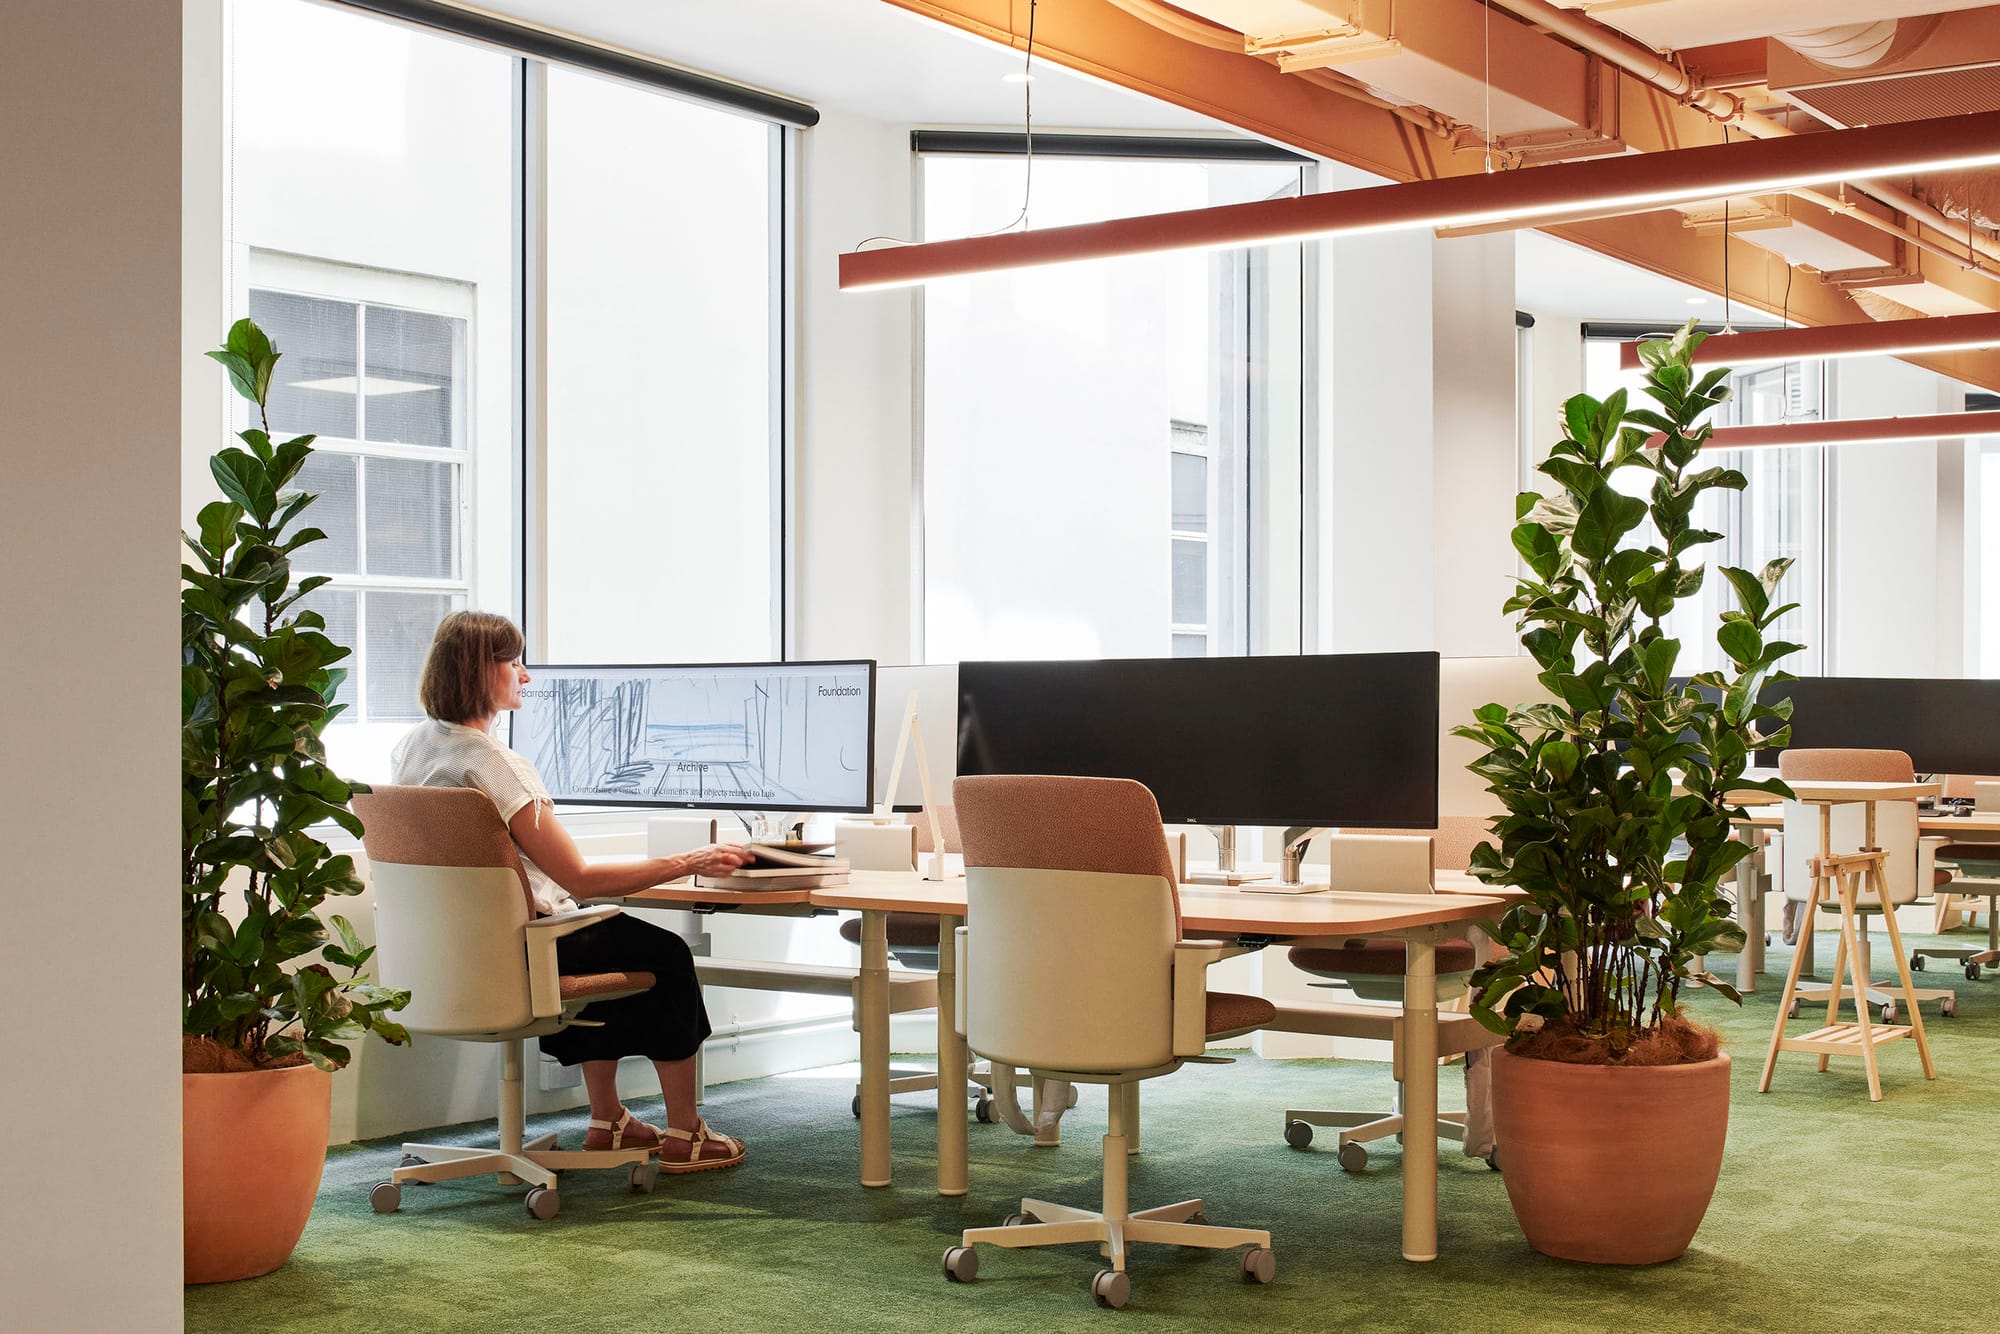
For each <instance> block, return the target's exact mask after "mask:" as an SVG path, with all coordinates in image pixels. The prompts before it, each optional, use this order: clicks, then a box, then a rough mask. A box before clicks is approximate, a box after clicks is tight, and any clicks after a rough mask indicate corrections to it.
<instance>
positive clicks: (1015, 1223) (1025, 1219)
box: [1000, 1214, 1042, 1227]
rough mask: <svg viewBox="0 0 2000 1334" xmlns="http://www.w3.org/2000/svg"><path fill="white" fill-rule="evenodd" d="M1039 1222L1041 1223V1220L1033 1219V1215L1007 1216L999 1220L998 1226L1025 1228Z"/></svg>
mask: <svg viewBox="0 0 2000 1334" xmlns="http://www.w3.org/2000/svg"><path fill="white" fill-rule="evenodd" d="M1041 1221H1042V1220H1041V1219H1039V1218H1037V1217H1035V1216H1034V1215H1033V1214H1008V1215H1007V1216H1006V1217H1005V1218H1003V1219H1001V1220H1000V1226H1001V1227H1026V1226H1027V1225H1028V1224H1030V1223H1039V1222H1041Z"/></svg>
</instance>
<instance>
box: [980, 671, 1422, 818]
mask: <svg viewBox="0 0 2000 1334" xmlns="http://www.w3.org/2000/svg"><path fill="white" fill-rule="evenodd" d="M958 690H959V705H958V708H959V714H958V731H959V752H958V772H959V773H960V774H1074V775H1080V776H1084V777H1096V778H1134V779H1137V780H1138V781H1139V782H1141V783H1144V784H1145V785H1146V786H1147V787H1149V788H1151V789H1152V791H1153V796H1154V797H1155V798H1156V799H1157V800H1158V801H1159V803H1160V815H1161V817H1162V818H1163V819H1165V820H1166V821H1167V822H1168V823H1170V824H1212V825H1224V824H1237V825H1333V826H1350V827H1363V828H1383V829H1432V828H1435V827H1436V826H1437V810H1438V655H1437V654H1435V653H1351V654H1323V655H1310V656H1298V657H1262V658H1125V659H1106V660H1100V661H1080V662H963V663H960V664H959V667H958Z"/></svg>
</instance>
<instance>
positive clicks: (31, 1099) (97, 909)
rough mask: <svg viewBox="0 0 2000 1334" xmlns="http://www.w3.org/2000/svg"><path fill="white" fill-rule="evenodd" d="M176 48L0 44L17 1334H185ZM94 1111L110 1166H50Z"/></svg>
mask: <svg viewBox="0 0 2000 1334" xmlns="http://www.w3.org/2000/svg"><path fill="white" fill-rule="evenodd" d="M181 43H182V10H181V6H180V5H178V4H145V5H141V4H131V3H98V2H94V0H83V2H81V3H79V2H78V0H17V2H16V3H12V4H9V5H8V7H7V13H6V19H5V36H4V38H0V125H4V126H5V127H6V129H5V131H4V138H0V181H4V182H5V185H4V187H0V238H4V240H5V244H4V245H0V291H4V292H5V293H6V304H7V318H6V320H5V321H4V324H0V402H4V403H5V404H6V405H7V410H6V412H5V414H4V415H0V455H4V457H5V459H6V474H5V476H6V481H5V486H4V489H0V497H4V499H3V500H0V507H4V512H5V520H4V522H0V566H4V568H5V569H6V570H7V571H8V572H9V578H8V579H7V580H6V582H5V585H4V588H3V589H0V624H4V625H5V626H6V627H7V653H6V655H5V657H4V660H0V728H4V731H5V735H6V737H7V745H8V757H7V763H6V765H5V766H4V768H0V810H4V811H5V812H6V825H5V829H6V842H7V858H8V864H7V870H8V885H9V887H10V890H11V892H10V893H9V895H8V922H7V929H6V931H5V932H4V933H0V1006H4V1007H5V1009H6V1011H7V1013H8V1014H10V1015H12V1016H14V1017H15V1020H16V1022H15V1023H14V1025H13V1027H12V1033H11V1035H10V1043H9V1055H10V1061H9V1064H10V1069H9V1071H8V1074H7V1077H6V1078H5V1079H4V1080H0V1125H5V1126H7V1127H8V1129H9V1132H10V1138H12V1139H13V1140H14V1141H15V1151H14V1152H13V1153H12V1154H11V1155H10V1162H9V1165H8V1173H7V1177H8V1180H7V1189H6V1191H5V1192H4V1195H0V1237H4V1238H5V1245H4V1246H0V1292H4V1293H5V1294H6V1298H5V1303H6V1316H5V1319H6V1321H7V1323H8V1325H9V1326H10V1327H12V1328H17V1329H143V1330H157V1329H177V1328H179V1326H180V1318H181V1317H180V1311H181V1297H180V1277H181V1265H180V1140H179V1134H178V1129H179V1124H180V1115H179V1112H180V1100H179V1099H180V1084H179V1080H178V1079H177V1077H176V1076H177V1074H178V1070H179V1043H178V1041H177V1038H178V1031H179V1023H178V1019H177V1016H178V1013H179V1009H178V1005H177V1003H176V999H175V997H176V995H177V992H178V982H179V978H178V975H177V974H178V969H177V967H176V959H177V957H178V956H177V950H176V948H175V946H174V944H173V942H174V941H175V940H176V939H177V931H178V915H179V898H180V896H179V893H178V892H177V885H178V882H179V875H178V867H177V865H176V862H177V852H176V849H177V847H178V843H177V838H178V819H177V815H178V802H177V801H176V798H175V795H174V794H175V783H176V782H177V781H178V774H179V765H178V762H177V756H178V750H179V745H178V738H177V736H176V725H175V723H174V721H173V719H174V713H173V710H174V699H175V693H176V692H175V678H174V672H173V670H172V664H173V662H174V661H175V658H176V652H177V645H178V642H179V638H178V629H179V627H178V613H177V609H176V603H175V597H174V587H175V583H176V577H175V570H176V567H177V564H178V562H177V561H176V559H175V556H174V552H175V550H176V545H177V538H176V535H175V534H176V528H177V518H178V514H177V504H176V498H177V496H178V494H179V485H178V483H179V469H180V460H179V457H178V451H177V450H176V448H175V445H174V441H175V440H176V439H177V437H178V435H179V432H180V383H181V378H180V377H181V358H182V355H183V349H182V346H181V328H180V318H181V317H180V307H181V292H180V272H181V114H182V103H181V83H182V75H181V62H180V60H179V58H178V56H179V52H180V50H181ZM107 829H113V830H115V836H112V837H107V836H106V835H107ZM93 1108H97V1109H115V1113H114V1114H115V1116H116V1117H117V1118H118V1123H119V1125H118V1130H117V1131H116V1134H115V1137H114V1138H115V1141H116V1150H115V1152H96V1153H90V1152H84V1153H61V1152H48V1151H46V1146H48V1145H51V1144H54V1143H58V1142H62V1141H63V1139H64V1136H65V1135H68V1134H70V1133H71V1131H72V1128H74V1127H77V1126H78V1118H79V1116H80V1115H81V1116H84V1117H86V1118H87V1117H88V1116H89V1114H90V1109H93ZM99 1141H100V1142H102V1137H101V1136H100V1137H99ZM37 1146H42V1147H40V1148H38V1147H37ZM107 1257H115V1269H116V1281H107V1280H106V1259H107Z"/></svg>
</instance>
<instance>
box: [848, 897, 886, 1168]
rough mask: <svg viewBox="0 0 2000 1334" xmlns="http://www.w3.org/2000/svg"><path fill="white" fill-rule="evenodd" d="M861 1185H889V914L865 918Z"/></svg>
mask: <svg viewBox="0 0 2000 1334" xmlns="http://www.w3.org/2000/svg"><path fill="white" fill-rule="evenodd" d="M855 1009H856V1011H857V1013H856V1014H855V1016H854V1018H855V1024H856V1026H857V1027H858V1028H860V1030H861V1184H862V1185H864V1186H886V1185H888V1184H889V1176H890V1168H889V914H888V913H886V912H879V911H876V910H873V909H870V910H869V911H866V912H864V913H862V914H861V978H860V983H859V996H858V1003H857V1004H856V1006H855Z"/></svg>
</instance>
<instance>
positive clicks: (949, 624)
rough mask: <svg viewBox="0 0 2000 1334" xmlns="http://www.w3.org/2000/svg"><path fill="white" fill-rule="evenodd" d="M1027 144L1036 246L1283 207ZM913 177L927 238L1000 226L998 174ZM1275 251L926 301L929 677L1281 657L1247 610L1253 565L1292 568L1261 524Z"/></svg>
mask: <svg viewBox="0 0 2000 1334" xmlns="http://www.w3.org/2000/svg"><path fill="white" fill-rule="evenodd" d="M1036 142H1037V149H1038V155H1037V156H1036V158H1035V161H1034V167H1033V190H1032V194H1031V195H1030V196H1029V198H1028V206H1029V210H1030V214H1031V219H1032V221H1033V223H1034V225H1035V226H1036V227H1050V226H1060V225H1063V224H1068V223H1078V222H1089V221H1095V220H1099V219H1103V218H1109V217H1118V216H1128V215H1132V214H1142V213H1154V212H1166V211H1170V210H1174V209H1184V208H1198V207H1205V206H1207V205H1211V204H1226V203H1239V202H1246V201H1250V200H1258V199H1264V198H1269V197H1274V196H1283V195H1290V194H1295V193H1297V192H1298V191H1299V189H1300V188H1301V170H1302V168H1301V167H1300V166H1299V165H1298V163H1297V162H1296V161H1259V162H1207V161H1194V160H1186V159H1160V158H1111V159H1102V158H1096V159H1079V158H1074V157H1070V158H1064V157H1056V156H1043V155H1042V154H1041V147H1042V144H1043V141H1042V140H1041V139H1039V138H1038V139H1037V141H1036ZM920 162H921V164H922V178H923V216H924V234H925V236H926V237H927V238H930V239H938V238H943V237H951V236H965V235H970V234H973V233H976V232H982V231H991V230H994V229H996V228H1000V227H1004V226H1006V225H1007V224H1008V222H1009V220H1010V219H1012V218H1015V217H1016V216H1017V215H1018V214H1019V213H1020V211H1021V208H1022V201H1023V174H1024V165H1025V164H1024V162H1023V160H1022V159H1021V158H1020V157H1018V156H1013V155H1004V154H1003V155H992V156H953V155H949V154H925V155H924V156H922V157H921V158H920ZM1280 249H1283V250H1284V251H1285V252H1286V254H1285V258H1284V259H1283V261H1282V262H1277V261H1274V260H1273V259H1272V258H1271V257H1270V255H1269V254H1266V253H1265V252H1243V251H1238V252H1231V253H1225V254H1198V253H1195V254H1177V255H1159V256H1151V257H1146V258H1140V259H1131V260H1120V261H1113V262H1104V263H1091V264H1071V265H1064V266H1060V267H1054V268H1045V269H1028V270H1022V271H1017V272H1011V273H997V274H990V275H984V276H980V277H975V278H970V279H965V280H961V281H957V282H951V283H936V284H932V285H930V286H929V287H927V288H926V289H925V292H924V296H923V432H922V434H923V439H922V450H923V454H922V474H923V526H924V542H923V595H924V596H923V631H924V633H923V644H924V652H925V656H926V658H927V660H928V661H931V662H950V661H957V660H961V659H969V658H1037V657H1047V658H1063V657H1165V656H1168V655H1175V654H1178V655H1216V654H1238V653H1245V652H1255V651H1268V650H1269V649H1270V648H1271V647H1272V646H1273V642H1272V641H1273V640H1277V641H1279V642H1284V641H1285V638H1286V635H1285V631H1284V630H1283V629H1280V630H1279V631H1277V632H1276V633H1275V634H1271V635H1268V636H1267V635H1265V634H1263V633H1261V632H1262V631H1263V630H1264V629H1265V627H1264V626H1263V625H1262V624H1261V620H1260V616H1259V614H1258V612H1257V607H1258V604H1257V602H1256V600H1255V599H1256V596H1257V592H1256V579H1257V574H1258V571H1259V570H1261V569H1262V568H1263V567H1264V565H1265V563H1266V562H1268V561H1271V560H1277V561H1279V562H1280V563H1284V562H1289V563H1290V565H1291V567H1292V568H1294V569H1296V566H1297V561H1298V550H1299V549H1298V533H1297V523H1296V518H1295V517H1291V518H1289V519H1288V520H1287V521H1284V522H1281V523H1278V524H1268V523H1267V522H1266V519H1267V516H1268V512H1269V510H1270V509H1271V508H1272V507H1273V504H1274V500H1273V494H1274V491H1275V490H1276V489H1277V488H1273V487H1271V486H1269V485H1267V484H1266V483H1268V481H1269V479H1270V478H1271V477H1272V476H1273V475H1274V474H1282V475H1285V476H1288V477H1292V478H1293V479H1294V480H1293V481H1292V482H1291V483H1290V486H1291V489H1292V491H1293V493H1294V496H1293V501H1292V504H1293V505H1294V506H1295V505H1296V491H1297V483H1296V480H1295V479H1296V473H1297V468H1298V460H1299V449H1300V441H1299V421H1300V417H1301V414H1300V409H1299V400H1300V396H1301V388H1300V386H1301V377H1300V360H1301V347H1300V332H1299V331H1300V328H1301V320H1300V317H1299V310H1300V305H1301V282H1300V278H1299V272H1300V269H1299V264H1298V260H1297V248H1296V247H1287V248H1280ZM1273 253H1275V252H1273ZM1288 513H1289V512H1288ZM1280 528H1281V529H1282V530H1283V532H1282V534H1274V532H1273V530H1274V529H1280ZM1288 586H1289V585H1288ZM1293 616H1294V620H1295V619H1296V613H1295V610H1294V612H1293ZM1296 634H1297V631H1296V627H1295V626H1293V627H1291V628H1290V630H1289V635H1290V642H1291V643H1293V644H1295V643H1296Z"/></svg>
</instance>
